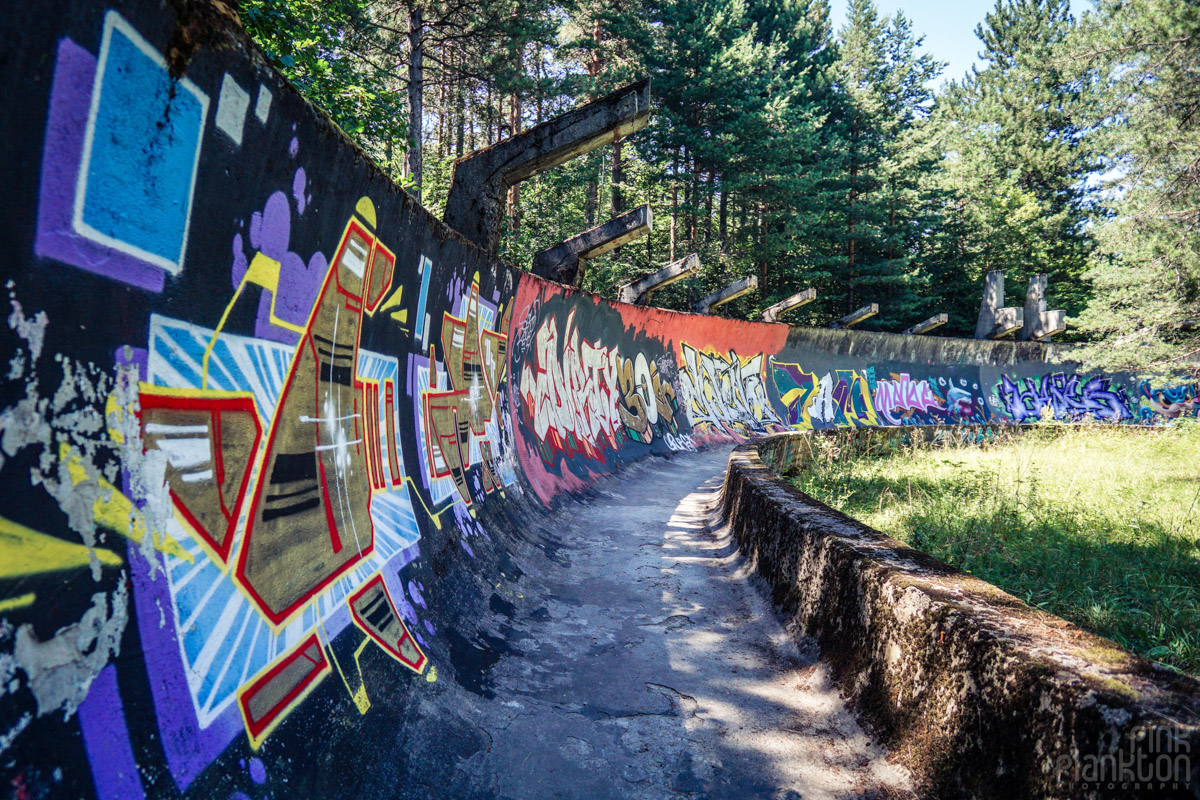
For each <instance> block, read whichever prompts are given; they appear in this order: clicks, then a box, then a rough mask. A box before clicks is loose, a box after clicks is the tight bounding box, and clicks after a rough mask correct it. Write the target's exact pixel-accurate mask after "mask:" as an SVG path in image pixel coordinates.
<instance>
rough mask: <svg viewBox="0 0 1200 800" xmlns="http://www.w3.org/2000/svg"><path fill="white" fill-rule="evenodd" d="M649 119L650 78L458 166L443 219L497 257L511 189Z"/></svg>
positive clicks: (479, 152) (476, 154) (474, 155)
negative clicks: (507, 198) (505, 207)
mask: <svg viewBox="0 0 1200 800" xmlns="http://www.w3.org/2000/svg"><path fill="white" fill-rule="evenodd" d="M649 120H650V79H649V78H646V79H644V80H641V81H638V82H637V83H632V84H630V85H628V86H625V87H624V88H621V89H618V90H617V91H615V92H613V93H612V94H609V95H607V96H605V97H601V98H600V99H598V100H593V101H592V102H590V103H588V104H587V105H584V106H580V107H579V108H576V109H573V110H571V111H568V112H567V113H565V114H561V115H559V116H557V117H555V118H554V119H551V120H547V121H546V122H543V123H542V124H541V125H537V126H535V127H533V128H530V129H529V130H527V131H524V132H522V133H518V134H516V135H515V136H511V137H509V138H508V139H505V140H503V141H501V142H498V143H497V144H494V145H492V146H491V147H485V148H484V149H482V150H477V151H476V152H474V153H471V154H470V155H467V156H463V157H462V158H460V159H458V161H456V162H454V175H453V177H452V178H451V180H450V192H449V195H448V196H447V198H446V213H445V216H444V219H445V221H446V223H447V224H448V225H450V226H451V227H452V228H454V229H455V230H457V231H458V232H459V233H461V234H462V235H463V236H465V237H467V239H469V240H471V241H472V242H474V243H475V244H477V245H479V246H480V247H482V248H483V249H484V250H486V251H487V252H488V253H489V254H493V255H494V254H495V253H496V250H497V248H498V247H499V244H500V227H501V221H502V220H503V219H504V200H505V193H506V192H507V191H508V189H509V187H511V186H515V185H517V184H518V183H520V182H521V181H523V180H527V179H529V178H532V177H533V176H534V175H537V174H539V173H541V172H545V171H546V170H548V169H551V168H553V167H556V166H558V165H559V164H562V163H564V162H567V161H570V160H571V159H573V158H576V157H578V156H581V155H583V154H585V153H588V152H590V151H592V150H595V149H596V148H597V147H601V146H603V145H606V144H609V143H611V142H613V141H615V140H617V139H621V138H623V137H625V136H628V135H629V134H631V133H634V132H635V131H638V130H641V129H642V128H643V127H645V125H646V123H647V122H648V121H649Z"/></svg>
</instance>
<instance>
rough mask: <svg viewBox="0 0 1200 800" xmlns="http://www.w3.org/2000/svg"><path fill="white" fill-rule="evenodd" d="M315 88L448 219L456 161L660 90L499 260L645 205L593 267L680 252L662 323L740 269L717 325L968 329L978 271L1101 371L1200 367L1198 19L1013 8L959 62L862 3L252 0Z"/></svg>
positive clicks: (537, 195) (1058, 2) (595, 287)
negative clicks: (627, 240) (768, 316)
mask: <svg viewBox="0 0 1200 800" xmlns="http://www.w3.org/2000/svg"><path fill="white" fill-rule="evenodd" d="M239 13H240V16H241V19H242V22H243V24H244V25H245V26H246V28H247V30H248V31H249V32H250V33H251V35H252V36H254V38H255V39H256V40H257V41H258V42H259V43H260V45H261V46H262V47H263V49H264V50H265V51H266V52H267V54H268V56H269V57H270V58H271V59H272V61H273V62H274V64H275V65H276V67H277V68H278V69H280V70H281V71H282V72H283V73H284V74H285V75H286V76H287V77H288V78H289V79H290V80H291V81H292V82H293V83H294V84H295V85H296V86H297V87H299V89H300V91H301V92H302V93H304V94H305V96H306V97H307V98H308V99H309V100H311V101H312V102H314V103H315V104H317V105H318V106H320V107H322V108H323V109H325V110H326V111H327V112H328V113H329V115H330V116H331V117H332V119H333V120H334V121H335V122H336V123H337V124H338V125H340V126H341V127H342V128H343V130H345V131H346V133H347V134H348V135H349V136H350V137H351V138H353V139H354V140H355V141H357V142H358V143H359V145H361V146H362V147H363V148H364V149H365V150H366V151H367V152H368V153H369V154H370V155H371V156H372V157H373V158H374V159H375V160H376V162H377V163H378V164H379V165H380V166H381V168H383V169H384V170H385V171H386V172H388V173H389V174H390V175H391V176H392V177H393V178H395V179H396V180H397V181H399V182H401V183H402V184H403V185H404V186H405V187H406V188H407V189H408V190H409V191H410V192H412V193H414V194H415V195H417V196H418V197H419V198H420V200H421V202H422V203H423V204H424V205H425V206H426V207H428V208H430V209H431V210H433V211H434V213H436V214H438V215H440V214H441V212H442V208H443V205H444V203H445V199H446V193H447V189H448V187H449V183H450V177H451V174H452V171H453V164H454V160H455V159H456V158H459V157H461V156H463V155H465V154H468V153H470V152H471V151H472V150H476V149H479V148H481V147H486V146H488V145H490V144H494V143H495V142H497V141H499V140H501V139H504V138H506V137H508V136H511V135H512V134H513V133H516V132H519V131H522V130H525V129H527V128H529V127H531V126H533V125H536V124H538V123H539V122H542V121H544V120H546V119H549V118H550V117H553V116H554V115H556V114H559V113H561V112H563V111H565V110H568V109H570V108H572V107H575V106H577V105H580V104H582V103H584V102H587V101H588V100H591V99H594V98H597V97H600V96H602V95H604V94H606V93H607V92H609V91H611V90H613V89H616V88H618V87H620V86H622V85H624V84H627V83H630V82H632V81H634V80H637V79H639V78H641V77H644V76H649V77H650V78H651V92H652V97H653V100H654V104H655V108H654V113H653V116H652V118H651V122H650V124H649V125H648V126H647V127H646V128H645V129H643V130H642V131H641V132H639V133H638V134H635V135H634V136H632V137H629V139H627V140H626V141H623V142H617V143H615V144H613V145H611V146H608V147H604V148H601V149H599V150H597V151H594V152H593V153H591V154H589V155H588V156H586V157H583V158H579V159H576V160H575V161H572V162H569V163H567V164H565V165H563V166H561V167H558V168H556V169H554V170H552V171H550V172H548V173H546V174H544V175H541V176H538V177H536V178H533V179H531V180H529V181H526V182H524V183H522V184H520V185H519V186H517V187H514V188H513V189H512V190H510V195H509V198H508V208H507V214H506V218H505V230H504V234H503V238H502V244H501V251H500V255H501V257H502V258H504V259H506V260H507V261H509V262H510V263H512V264H514V265H516V266H519V267H522V268H528V267H529V264H530V261H531V258H532V256H533V254H534V253H535V252H536V251H538V250H540V249H542V248H544V247H548V246H550V245H552V244H554V243H556V242H558V241H560V240H562V239H565V238H567V237H569V236H572V235H574V234H576V233H579V232H581V231H583V230H585V229H586V228H589V227H591V226H593V225H595V224H598V223H600V222H603V221H605V220H607V219H609V218H610V217H612V216H614V215H615V214H618V213H620V212H622V211H626V210H629V209H631V208H633V207H636V206H638V205H641V204H643V203H649V204H650V205H651V208H652V211H653V213H654V217H655V221H654V230H653V233H652V234H651V235H650V236H649V237H648V238H646V239H643V240H639V241H637V242H635V243H632V244H630V245H627V246H626V247H624V248H622V249H620V250H618V251H616V252H614V253H612V254H610V255H607V256H605V257H603V258H601V259H598V260H597V261H594V262H592V263H591V264H589V266H588V270H587V273H586V276H585V278H584V282H583V286H584V288H586V289H589V290H591V291H593V292H596V293H598V294H601V295H603V296H606V297H610V298H611V297H615V293H616V287H618V286H619V285H621V284H622V283H625V282H627V281H629V280H633V279H636V278H638V277H641V276H643V275H645V274H647V273H648V272H651V271H653V270H655V269H658V268H659V267H661V266H664V265H665V264H667V263H669V262H670V261H672V260H674V259H677V258H681V257H683V256H684V255H687V254H688V253H691V252H695V253H698V254H699V256H700V259H701V263H702V270H701V273H700V274H699V275H698V276H697V277H695V278H691V279H688V280H686V281H681V282H680V283H677V284H675V285H673V286H670V287H667V288H666V289H663V290H662V291H660V292H659V293H657V294H656V295H655V301H654V302H655V305H658V306H662V307H665V308H675V309H688V308H690V305H691V302H692V301H694V300H695V299H697V298H698V297H700V296H702V295H704V294H707V293H708V292H710V291H713V290H715V289H718V288H720V287H722V286H724V285H725V284H727V283H729V282H730V281H732V280H735V279H737V278H740V277H742V276H744V275H748V274H755V275H757V276H758V277H759V290H758V291H757V292H754V293H752V294H750V295H747V296H745V297H743V298H741V299H739V300H736V301H734V302H733V303H731V304H730V305H729V306H727V307H726V310H725V311H724V312H723V313H726V314H728V315H730V316H736V317H743V318H750V319H754V318H757V316H758V312H759V311H760V310H761V309H762V308H765V307H766V306H768V305H770V304H772V303H774V302H776V301H778V300H780V299H782V298H784V297H787V296H788V295H790V294H793V293H794V292H796V291H799V290H801V289H806V288H810V287H812V288H815V289H816V290H817V300H816V302H814V303H812V304H810V305H808V306H805V307H804V308H802V309H800V310H798V311H797V312H794V313H793V315H792V316H791V317H789V322H792V323H793V324H801V325H816V326H826V325H828V324H829V323H830V322H831V321H832V320H834V319H837V318H838V317H840V316H842V315H844V314H846V313H848V312H850V311H851V310H853V309H855V308H857V307H859V306H862V305H865V304H867V303H871V302H875V303H878V304H879V307H880V313H879V315H878V316H876V317H873V318H871V319H869V320H867V321H866V322H864V323H862V324H861V325H859V326H858V327H860V328H861V329H865V330H884V331H892V332H898V331H901V330H903V329H905V328H907V327H909V326H911V325H913V324H915V323H917V322H919V321H921V320H923V319H925V318H926V317H929V316H931V315H933V314H935V313H939V312H946V313H948V315H949V324H947V325H946V326H945V327H944V328H941V329H939V330H938V331H937V333H939V334H946V335H960V336H970V335H971V334H972V333H973V331H974V327H975V321H976V317H977V315H978V311H979V304H980V299H981V295H982V289H983V278H984V275H985V274H986V273H987V272H988V271H989V270H993V269H1001V270H1003V271H1004V273H1005V275H1006V279H1007V290H1008V295H1007V297H1006V304H1008V305H1021V304H1022V302H1023V298H1024V293H1025V286H1026V284H1027V282H1028V278H1029V276H1031V275H1033V274H1048V275H1049V276H1050V288H1049V292H1048V297H1049V301H1050V307H1051V308H1062V309H1065V310H1066V311H1067V312H1068V315H1069V321H1070V323H1071V329H1070V331H1069V332H1068V333H1067V334H1066V335H1064V336H1061V337H1058V338H1059V339H1061V340H1069V341H1081V342H1089V343H1091V344H1090V346H1089V348H1088V350H1087V351H1085V354H1086V356H1087V360H1088V362H1089V363H1090V364H1091V365H1093V366H1097V367H1101V368H1107V369H1134V370H1138V371H1143V372H1150V373H1160V374H1169V373H1176V374H1179V373H1183V374H1192V375H1194V374H1195V371H1196V369H1197V364H1200V359H1198V358H1197V354H1200V4H1196V3H1194V2H1189V1H1188V0H1099V1H1098V2H1096V3H1095V4H1094V5H1093V6H1092V7H1090V8H1089V9H1087V10H1086V11H1084V12H1083V13H1082V14H1081V15H1080V17H1079V18H1078V19H1077V18H1076V17H1075V16H1073V15H1072V13H1071V10H1070V8H1069V4H1068V2H1067V0H998V2H997V4H996V6H995V7H994V9H993V10H992V11H991V12H989V13H988V14H987V16H986V18H985V19H984V21H983V22H982V23H981V24H980V25H979V26H978V27H977V28H976V36H977V37H978V39H979V52H980V55H981V60H980V62H979V63H978V65H977V66H975V67H973V68H972V69H971V71H970V72H969V73H967V74H966V75H964V76H961V77H958V78H955V79H950V80H945V81H943V82H942V83H941V86H940V88H938V89H937V90H936V91H935V89H934V85H935V84H936V83H937V79H938V78H939V76H941V73H942V71H943V69H944V64H943V63H942V62H939V61H938V60H937V54H936V53H930V52H927V50H926V48H925V47H924V46H923V40H922V37H921V35H920V32H919V31H915V30H914V29H913V26H912V23H911V22H910V21H909V20H908V19H907V18H906V17H905V16H904V15H903V13H896V14H894V15H885V14H881V13H880V12H879V10H878V9H877V8H876V7H875V5H874V4H873V3H872V2H871V0H850V6H849V11H848V14H847V20H846V22H845V24H844V25H843V26H842V27H840V28H838V29H836V30H835V29H834V27H833V25H832V24H831V20H830V8H829V3H828V0H565V1H564V0H473V2H470V3H467V2H464V0H319V1H318V0H241V3H240V5H239Z"/></svg>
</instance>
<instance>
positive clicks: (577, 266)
mask: <svg viewBox="0 0 1200 800" xmlns="http://www.w3.org/2000/svg"><path fill="white" fill-rule="evenodd" d="M652 224H653V219H652V216H651V214H650V206H649V205H644V206H639V207H638V208H635V209H633V210H632V211H626V212H625V213H624V214H622V215H621V216H619V217H613V218H612V219H610V220H609V221H608V222H602V223H600V224H599V225H597V226H596V227H594V228H589V229H588V230H586V231H584V232H583V233H580V234H576V235H575V236H572V237H571V238H570V239H566V240H565V241H561V242H559V243H558V244H556V245H554V246H553V247H547V248H546V249H545V250H539V251H538V252H537V253H534V255H533V268H532V270H531V271H532V272H533V274H534V275H538V276H540V277H543V278H546V279H548V280H552V281H558V282H559V283H565V284H567V285H569V286H578V285H579V282H580V281H581V280H582V279H583V270H582V269H581V266H582V265H583V262H585V261H587V260H588V259H592V258H597V257H598V256H602V255H604V254H605V253H607V252H609V251H612V250H615V249H617V248H618V247H620V246H621V245H623V244H625V243H626V242H630V241H633V240H634V239H636V238H638V237H639V236H645V235H646V234H648V233H650V230H651V226H652Z"/></svg>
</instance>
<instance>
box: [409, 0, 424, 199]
mask: <svg viewBox="0 0 1200 800" xmlns="http://www.w3.org/2000/svg"><path fill="white" fill-rule="evenodd" d="M424 25H425V23H424V11H423V9H422V8H421V7H420V6H413V7H412V8H411V9H409V12H408V174H409V175H410V176H412V180H413V195H414V196H415V197H416V199H417V202H418V203H419V202H421V130H422V127H423V125H422V122H423V114H424V109H423V108H422V101H423V99H424V98H423V95H424V84H423V81H424V77H425V76H424V70H423V69H422V63H421V61H422V58H421V57H422V50H423V48H424V43H423V42H422V41H421V38H422V35H423V31H422V29H423V28H424Z"/></svg>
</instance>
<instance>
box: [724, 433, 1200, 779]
mask: <svg viewBox="0 0 1200 800" xmlns="http://www.w3.org/2000/svg"><path fill="white" fill-rule="evenodd" d="M900 430H901V431H903V430H904V429H900ZM893 435H894V432H893ZM814 441H815V439H814V438H813V435H812V434H809V433H790V434H782V435H779V436H772V437H769V438H766V439H761V440H759V441H757V442H755V443H751V444H746V445H742V446H740V447H738V448H737V449H736V450H734V452H733V454H732V455H731V456H730V460H729V469H728V471H727V473H726V477H725V485H724V488H723V493H722V511H723V514H724V516H725V519H726V520H727V522H728V524H729V525H730V527H731V529H732V533H733V535H734V536H736V539H737V542H738V545H739V547H740V548H741V550H742V552H743V553H744V555H745V556H746V558H747V559H748V561H749V563H750V564H751V565H753V566H754V567H755V568H756V569H757V570H758V572H759V573H760V574H761V575H762V576H763V577H764V579H765V580H766V581H767V582H768V584H769V585H770V587H771V589H772V592H773V596H774V600H775V603H776V605H777V606H778V607H779V609H780V610H781V611H782V613H783V614H784V617H785V619H787V620H788V622H789V623H791V624H792V625H794V630H795V631H796V632H797V633H798V634H803V635H807V636H809V637H812V638H813V639H815V641H816V642H817V644H818V645H819V646H820V648H821V654H822V657H823V659H825V660H826V661H827V662H828V663H829V664H830V666H831V668H832V669H833V670H834V673H835V675H836V676H837V679H838V682H839V685H840V686H841V688H842V691H843V692H844V693H845V694H846V696H847V697H849V698H850V699H852V700H853V701H854V702H855V704H856V705H857V706H858V707H859V709H860V710H861V712H862V713H863V715H864V718H865V719H866V720H867V721H868V722H870V723H871V724H873V725H875V726H876V727H877V728H878V730H879V732H880V733H881V735H882V736H883V737H884V739H885V741H886V742H887V744H888V746H889V747H890V749H891V750H892V752H894V753H896V754H897V757H898V758H900V759H901V760H902V761H904V762H905V763H906V765H907V766H908V767H909V768H910V769H912V771H913V774H914V776H915V778H916V779H917V780H918V781H919V783H920V785H921V793H922V795H923V796H928V797H947V798H950V797H953V798H961V797H997V798H1000V797H1003V798H1013V797H1022V798H1091V797H1196V796H1200V795H1198V794H1197V793H1198V792H1200V683H1198V682H1197V681H1196V680H1195V679H1193V678H1191V677H1188V676H1186V675H1183V674H1181V673H1177V672H1174V671H1171V670H1169V669H1167V668H1165V667H1162V666H1159V665H1156V664H1154V663H1152V662H1150V661H1148V660H1146V659H1143V658H1140V657H1138V656H1135V655H1132V654H1130V653H1128V652H1127V651H1125V650H1122V649H1121V648H1119V647H1118V646H1117V645H1115V644H1114V643H1112V642H1110V641H1108V640H1106V639H1103V638H1101V637H1098V636H1095V635H1092V634H1090V633H1086V632H1084V631H1082V630H1080V629H1079V628H1077V627H1075V626H1074V625H1072V624H1071V623H1068V622H1067V621H1066V620H1063V619H1061V618H1059V617H1055V616H1053V615H1051V614H1047V613H1045V612H1042V611H1038V610H1037V609H1034V608H1032V607H1030V606H1028V605H1027V604H1025V603H1023V602H1022V601H1020V600H1018V599H1017V598H1015V597H1013V596H1012V595H1009V594H1007V593H1005V592H1003V591H1001V590H999V589H997V588H996V587H994V586H992V585H990V584H988V583H985V582H983V581H981V580H978V579H976V578H973V577H971V576H970V575H967V574H965V573H963V572H960V571H959V570H957V569H955V568H953V567H951V566H949V565H947V564H945V563H943V562H941V561H938V560H937V559H935V558H933V557H931V556H929V555H927V554H925V553H922V552H920V551H917V550H914V549H912V548H910V547H907V546H906V545H903V544H901V543H900V542H898V541H896V540H894V539H891V538H889V537H887V536H885V535H884V534H882V533H880V532H879V531H876V530H873V529H871V528H869V527H867V526H866V525H863V524H861V523H859V522H857V521H855V520H853V519H851V518H849V517H847V516H845V515H844V514H841V513H838V512H836V511H834V510H832V509H831V508H829V507H828V506H825V505H824V504H822V503H820V502H818V501H816V500H814V499H813V498H811V497H808V496H807V495H805V494H803V493H801V492H800V491H798V490H796V489H795V488H793V487H792V486H790V485H789V484H788V483H787V482H786V481H784V480H783V479H782V478H781V477H780V475H779V474H778V473H777V472H776V471H775V470H778V471H779V473H782V472H785V471H786V470H787V469H788V467H790V466H792V465H795V464H798V463H803V462H804V461H805V459H806V458H807V457H808V454H810V453H811V445H812V443H813V442H814ZM768 464H771V465H773V467H774V468H772V466H768ZM1159 761H1161V762H1162V763H1163V764H1168V765H1169V767H1170V770H1172V771H1171V772H1168V773H1164V774H1167V775H1168V776H1169V780H1166V781H1165V782H1162V783H1160V782H1158V781H1157V780H1154V781H1152V782H1151V783H1139V782H1137V780H1136V770H1137V768H1138V765H1141V766H1142V769H1143V773H1145V771H1146V769H1150V770H1151V772H1153V770H1154V769H1156V768H1157V764H1158V763H1159ZM1123 765H1125V766H1129V768H1130V769H1133V770H1134V775H1135V780H1134V781H1133V782H1130V783H1121V782H1119V781H1117V780H1115V778H1119V777H1120V776H1121V775H1122V772H1121V770H1122V769H1123ZM1147 765H1151V766H1149V767H1147ZM1164 769H1165V768H1164ZM1105 770H1107V772H1105ZM1104 776H1115V777H1114V778H1108V779H1101V780H1097V778H1103V777H1104ZM1153 777H1154V778H1157V774H1155V775H1154V776H1153Z"/></svg>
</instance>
